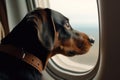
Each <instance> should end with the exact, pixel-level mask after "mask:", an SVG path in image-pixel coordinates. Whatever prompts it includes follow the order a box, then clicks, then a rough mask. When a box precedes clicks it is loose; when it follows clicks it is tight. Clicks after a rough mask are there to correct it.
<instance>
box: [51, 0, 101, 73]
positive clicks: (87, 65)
mask: <svg viewBox="0 0 120 80" xmlns="http://www.w3.org/2000/svg"><path fill="white" fill-rule="evenodd" d="M49 2H50V8H51V9H54V10H56V11H59V12H61V13H62V14H64V15H65V16H67V17H68V18H69V19H70V24H71V25H72V27H73V28H74V29H77V30H79V31H81V32H84V33H86V34H88V35H90V36H94V38H95V44H94V45H93V46H92V48H91V49H90V51H89V52H88V53H87V54H84V55H79V56H78V55H77V56H74V57H65V56H63V55H56V56H54V57H52V61H54V63H55V64H56V65H57V66H58V67H60V68H61V69H64V70H66V71H73V72H84V71H88V70H90V69H92V68H93V67H94V66H95V65H96V62H97V59H98V53H99V24H98V12H97V4H96V0H90V1H89V0H76V1H74V0H49Z"/></svg>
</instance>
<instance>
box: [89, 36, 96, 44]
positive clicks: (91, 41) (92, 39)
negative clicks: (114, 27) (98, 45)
mask: <svg viewBox="0 0 120 80" xmlns="http://www.w3.org/2000/svg"><path fill="white" fill-rule="evenodd" d="M89 42H90V43H91V44H92V45H93V44H94V43H95V39H94V37H92V36H90V37H89Z"/></svg>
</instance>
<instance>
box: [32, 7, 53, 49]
mask: <svg viewBox="0 0 120 80" xmlns="http://www.w3.org/2000/svg"><path fill="white" fill-rule="evenodd" d="M31 15H32V16H31V18H32V17H33V22H34V23H35V24H36V26H35V27H36V29H37V36H38V39H39V41H40V42H41V44H42V45H43V46H44V47H45V48H47V49H48V50H52V49H53V47H54V39H55V26H54V24H53V21H52V18H51V10H50V9H36V10H34V11H33V13H32V14H31Z"/></svg>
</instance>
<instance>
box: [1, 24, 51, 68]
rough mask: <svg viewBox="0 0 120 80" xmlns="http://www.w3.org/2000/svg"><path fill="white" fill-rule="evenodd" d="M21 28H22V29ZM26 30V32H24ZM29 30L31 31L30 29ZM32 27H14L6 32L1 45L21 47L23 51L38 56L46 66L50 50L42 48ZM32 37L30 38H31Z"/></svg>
mask: <svg viewBox="0 0 120 80" xmlns="http://www.w3.org/2000/svg"><path fill="white" fill-rule="evenodd" d="M20 29H21V30H20ZM22 29H23V30H22ZM26 30H27V33H26ZM30 30H31V31H30ZM34 32H35V31H34V28H33V29H29V30H28V27H27V28H21V26H20V28H19V27H16V28H15V29H14V30H13V31H12V32H11V33H10V34H8V35H7V36H6V37H5V38H4V39H3V40H2V42H1V44H2V45H6V44H9V45H12V46H15V47H16V48H20V49H23V51H24V52H27V53H32V54H33V55H35V56H36V57H38V58H39V59H40V60H41V61H42V64H43V67H45V66H46V63H47V61H48V58H50V57H51V54H50V51H49V50H47V49H46V48H44V47H43V46H42V45H41V43H40V42H39V41H38V40H37V39H36V36H35V34H36V33H34ZM31 37H32V38H31Z"/></svg>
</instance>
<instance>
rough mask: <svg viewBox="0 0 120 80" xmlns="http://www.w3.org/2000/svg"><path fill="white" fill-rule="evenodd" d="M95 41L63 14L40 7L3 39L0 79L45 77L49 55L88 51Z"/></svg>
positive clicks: (37, 78) (0, 48) (71, 54)
mask: <svg viewBox="0 0 120 80" xmlns="http://www.w3.org/2000/svg"><path fill="white" fill-rule="evenodd" d="M94 41H95V40H94V39H92V38H89V37H88V36H87V35H86V34H85V33H82V32H79V31H77V30H74V29H73V28H72V27H71V25H70V23H69V19H68V18H67V17H65V16H64V15H62V14H61V13H59V12H57V11H55V10H52V9H49V8H44V9H42V8H37V9H35V10H33V11H31V12H29V13H28V14H26V16H25V17H24V18H23V19H22V20H21V21H20V23H19V24H18V25H17V26H16V27H15V28H14V29H13V30H12V31H11V32H10V33H9V34H8V35H7V36H6V37H5V38H4V39H2V41H1V45H0V80H42V77H41V76H42V74H41V72H42V70H44V69H45V66H46V65H47V62H48V60H49V58H51V57H52V56H54V55H56V54H62V55H65V56H68V57H72V56H75V55H82V54H85V53H87V52H88V51H89V49H90V47H91V46H92V45H93V43H94Z"/></svg>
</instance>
